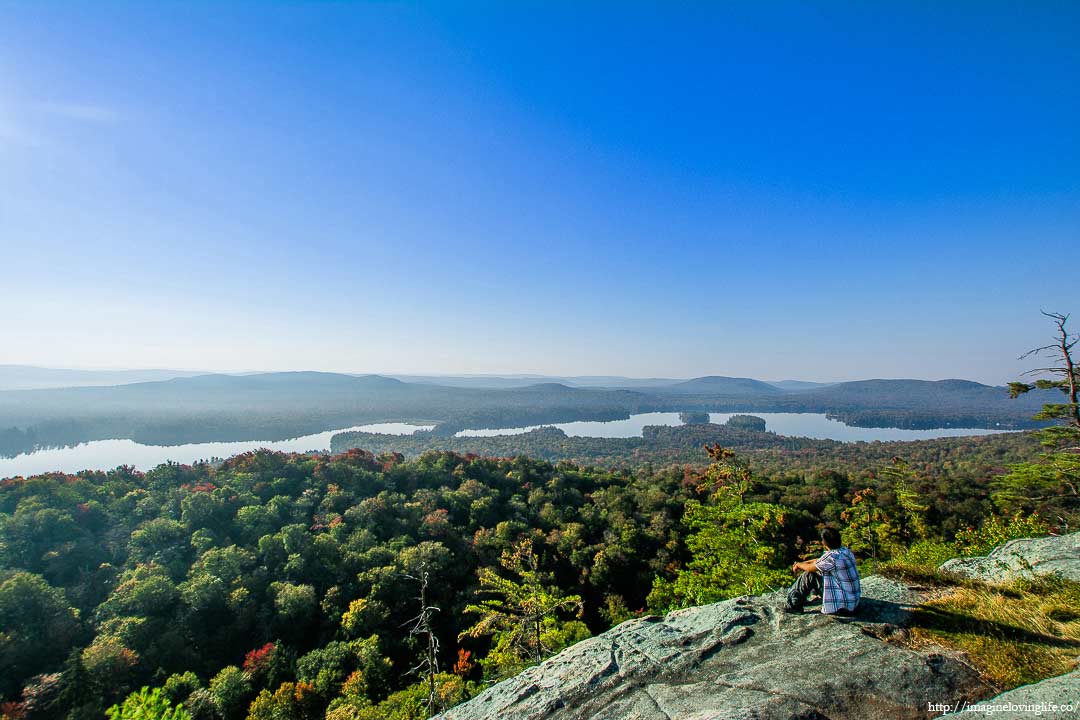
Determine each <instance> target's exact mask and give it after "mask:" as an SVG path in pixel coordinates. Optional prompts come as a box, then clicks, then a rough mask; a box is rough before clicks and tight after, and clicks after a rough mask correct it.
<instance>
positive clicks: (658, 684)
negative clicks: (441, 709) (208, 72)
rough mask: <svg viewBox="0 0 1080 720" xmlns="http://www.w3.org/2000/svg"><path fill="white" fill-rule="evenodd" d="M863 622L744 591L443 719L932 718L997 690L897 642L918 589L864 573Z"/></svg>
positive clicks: (600, 642) (510, 683)
mask: <svg viewBox="0 0 1080 720" xmlns="http://www.w3.org/2000/svg"><path fill="white" fill-rule="evenodd" d="M863 595H864V600H863V606H862V609H861V612H860V615H859V617H858V618H836V617H829V616H826V615H822V614H820V613H806V614H803V615H788V614H785V613H783V612H782V611H781V610H780V608H781V606H782V601H783V595H782V594H780V593H773V594H771V595H761V596H756V597H742V598H735V599H733V600H726V601H724V602H719V603H715V604H712V605H705V606H702V607H696V608H690V609H687V610H679V611H676V612H673V613H670V614H669V615H668V616H667V617H664V618H659V617H657V618H644V619H638V620H631V621H629V622H625V623H623V624H622V625H619V626H618V627H615V628H613V629H611V630H609V631H608V632H606V633H603V634H602V635H598V636H596V637H594V638H590V639H589V640H585V641H584V642H580V643H578V644H577V645H574V646H573V647H570V648H568V649H566V650H564V651H563V652H561V653H559V654H558V655H556V656H555V657H553V658H551V659H549V660H547V661H545V662H544V663H542V664H540V665H538V666H536V667H533V668H530V669H528V670H526V671H525V672H523V673H521V674H520V675H518V676H517V677H514V678H512V679H510V680H506V681H504V682H502V683H499V684H498V685H495V686H493V687H491V688H489V689H488V690H486V691H485V692H483V693H482V694H480V695H479V696H477V697H475V698H473V699H472V700H470V701H469V702H467V703H464V704H462V705H459V706H457V707H455V708H452V709H451V710H449V711H447V712H446V713H444V714H443V715H441V716H439V717H441V718H443V720H481V719H485V720H495V719H498V720H540V719H541V718H552V719H553V720H554V719H556V718H557V719H558V720H579V719H580V720H584V719H585V718H610V719H611V720H616V719H619V718H626V719H628V720H630V719H633V720H677V719H678V720H712V719H717V720H719V719H720V718H755V719H758V720H770V719H772V718H776V719H780V718H783V719H785V720H787V719H789V718H798V719H801V720H815V719H818V718H833V719H842V718H852V719H855V718H858V719H860V720H864V719H873V718H924V717H927V715H928V712H927V707H928V703H931V702H940V701H941V699H942V698H963V699H969V700H975V699H977V698H980V697H985V696H986V695H987V694H989V689H988V688H987V687H986V686H985V685H984V684H983V683H982V681H981V680H980V679H979V678H978V676H977V674H976V673H975V672H974V671H973V670H971V668H969V667H968V666H967V665H966V664H964V663H963V662H960V661H959V660H957V659H955V658H952V657H950V656H949V655H947V654H945V653H941V652H934V651H925V652H917V651H915V650H911V649H909V648H907V647H904V646H902V645H901V644H898V643H895V642H890V640H891V639H892V638H895V637H896V636H897V635H898V633H901V632H902V631H901V630H900V629H899V626H901V625H903V623H904V620H905V618H906V616H907V613H908V611H909V609H910V607H911V605H912V604H913V603H916V602H918V600H919V596H918V594H917V593H916V592H915V591H913V590H911V589H910V588H908V587H906V586H905V585H903V584H900V583H897V582H893V581H890V580H885V579H883V578H878V577H871V578H866V580H865V582H864V584H863Z"/></svg>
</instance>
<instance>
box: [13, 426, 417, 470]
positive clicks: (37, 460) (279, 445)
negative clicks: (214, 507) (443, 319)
mask: <svg viewBox="0 0 1080 720" xmlns="http://www.w3.org/2000/svg"><path fill="white" fill-rule="evenodd" d="M433 427H435V426H434V425H409V424H406V423H375V424H373V425H358V426H356V427H350V428H343V429H341V430H327V431H326V432H321V433H316V434H314V435H304V436H303V437H298V438H291V439H289V440H274V441H266V440H241V441H239V442H208V443H190V444H188V445H143V444H141V443H137V442H135V441H134V440H93V441H91V442H85V443H81V444H79V445H75V446H72V447H64V448H53V449H48V450H37V451H35V452H32V453H26V454H23V455H16V456H15V457H13V458H0V478H5V477H12V476H14V475H23V476H29V475H36V474H38V473H44V472H52V471H60V472H67V473H73V472H78V471H79V470H111V469H113V468H115V467H117V466H119V465H134V466H135V467H137V468H138V469H140V470H149V469H150V468H153V467H156V466H158V465H160V464H161V463H164V462H169V461H170V460H171V461H173V462H178V463H184V464H191V463H193V462H196V461H199V460H209V459H210V458H215V457H217V458H227V457H229V456H230V455H236V454H238V453H243V452H248V451H249V450H258V449H259V448H268V449H270V450H280V451H282V452H309V451H313V450H329V449H330V438H331V437H333V436H334V435H336V434H337V433H340V432H350V431H353V430H358V431H362V432H372V433H383V434H386V435H410V434H412V433H414V432H416V431H417V430H430V429H432V428H433Z"/></svg>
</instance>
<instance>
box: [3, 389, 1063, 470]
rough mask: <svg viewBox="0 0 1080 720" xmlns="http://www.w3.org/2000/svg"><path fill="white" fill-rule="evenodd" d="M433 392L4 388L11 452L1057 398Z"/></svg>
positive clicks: (880, 413) (957, 413) (990, 408)
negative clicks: (379, 428)
mask: <svg viewBox="0 0 1080 720" xmlns="http://www.w3.org/2000/svg"><path fill="white" fill-rule="evenodd" d="M132 372H135V371H132ZM154 372H164V371H154ZM59 377H60V376H53V379H58V378H59ZM72 377H74V376H72ZM79 377H80V378H81V379H82V380H86V379H87V377H86V376H79ZM108 377H109V378H110V379H112V380H114V381H115V380H117V377H116V376H111V375H110V376H108ZM434 380H435V378H423V379H420V378H412V379H410V380H409V381H406V380H403V379H399V378H391V377H385V376H381V375H345V374H339V373H321V372H285V373H257V374H249V375H215V374H203V375H195V376H189V377H174V378H170V379H167V380H156V381H152V382H130V383H127V384H114V385H98V386H85V387H68V388H49V389H33V390H5V391H0V454H5V453H6V454H13V453H14V452H19V451H25V450H27V449H31V448H33V447H41V446H47V445H62V444H71V443H76V442H82V441H86V440H97V439H106V438H131V439H134V440H137V441H139V442H144V443H154V444H178V443H185V442H203V441H213V440H255V439H265V440H278V439H284V438H288V437H296V436H299V435H305V434H310V433H315V432H322V431H325V430H334V429H339V428H344V427H349V426H353V425H360V424H365V423H373V422H381V421H413V422H417V423H421V424H433V425H436V428H435V430H434V431H432V432H434V433H436V434H452V433H454V432H457V431H458V430H462V429H465V428H494V427H517V426H525V425H537V424H548V423H556V422H568V421H573V420H615V419H619V418H625V417H627V416H628V415H630V414H633V413H643V412H657V411H667V412H681V411H706V412H709V411H713V412H755V411H756V412H816V413H828V414H830V415H832V416H834V417H836V418H838V419H841V420H843V421H844V422H847V423H849V424H852V425H860V426H864V427H905V428H934V427H998V428H1002V427H1004V428H1024V427H1032V426H1033V425H1034V424H1033V423H1032V422H1031V420H1030V418H1031V415H1033V414H1034V413H1035V412H1036V411H1037V410H1038V408H1039V407H1040V405H1041V404H1042V403H1043V402H1045V401H1047V400H1050V399H1057V394H1056V393H1054V394H1049V393H1048V391H1047V392H1040V393H1030V394H1028V395H1025V396H1023V397H1021V398H1020V399H1018V400H1010V399H1009V398H1008V394H1007V392H1006V390H1005V388H1001V387H991V386H988V385H982V384H980V383H976V382H971V381H968V380H941V381H926V380H860V381H856V382H845V383H836V384H832V385H825V384H816V383H813V384H812V383H804V382H798V381H787V382H784V383H766V382H763V381H760V380H755V379H752V378H730V377H721V376H709V377H702V378H694V379H692V380H671V381H666V380H660V379H654V380H648V381H642V382H645V383H657V384H646V385H643V386H638V387H634V388H629V387H620V386H615V385H609V386H585V385H572V384H571V383H573V382H582V381H583V380H584V379H583V378H559V379H558V380H561V381H556V380H554V379H550V378H533V377H519V378H503V380H513V381H515V382H514V383H511V384H509V385H508V386H504V387H490V386H485V385H483V384H479V385H478V384H476V383H470V382H464V380H463V378H460V377H459V378H457V380H458V384H456V385H455V384H452V383H451V382H450V381H447V382H444V383H440V384H436V383H435V382H434ZM599 380H602V381H603V382H613V381H618V380H619V378H610V377H604V378H601V379H599ZM587 381H588V382H596V381H598V379H597V378H588V379H587ZM479 382H481V383H484V382H491V380H486V379H485V380H480V381H479ZM518 382H520V384H517V383H518ZM661 383H662V384H661Z"/></svg>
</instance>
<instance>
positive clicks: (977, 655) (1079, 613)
mask: <svg viewBox="0 0 1080 720" xmlns="http://www.w3.org/2000/svg"><path fill="white" fill-rule="evenodd" d="M922 579H923V580H924V581H926V580H931V579H933V580H935V582H932V583H929V582H928V583H927V584H933V585H936V586H938V587H944V586H947V585H952V587H951V591H949V592H946V593H945V594H943V595H941V596H939V597H936V598H934V599H932V600H929V601H927V602H925V603H923V604H922V605H920V606H918V607H917V608H916V609H915V611H914V618H913V623H912V626H911V638H912V640H913V641H914V642H915V643H916V644H925V643H935V644H938V645H942V646H944V647H946V648H950V649H952V650H956V651H959V652H962V653H964V654H965V655H967V657H968V658H969V661H970V662H971V664H972V665H973V666H974V667H976V668H977V669H978V670H979V671H980V672H981V673H983V675H984V677H985V678H986V680H987V681H988V682H990V683H992V684H994V685H995V686H997V687H998V688H1000V689H1001V690H1005V689H1009V688H1013V687H1016V686H1018V685H1024V684H1027V683H1032V682H1037V681H1039V680H1042V679H1044V678H1047V677H1052V676H1054V675H1060V674H1062V673H1065V672H1068V671H1069V670H1071V669H1072V668H1073V667H1075V665H1076V660H1077V656H1078V655H1080V583H1076V582H1071V581H1068V580H1064V579H1061V578H1057V577H1045V578H1039V579H1036V580H1020V581H1017V582H1014V583H1011V584H1009V585H1005V586H1000V585H989V584H986V583H979V582H976V581H970V580H965V581H963V582H962V583H956V584H951V583H950V582H948V581H949V578H947V577H942V576H940V575H939V576H930V577H924V578H922Z"/></svg>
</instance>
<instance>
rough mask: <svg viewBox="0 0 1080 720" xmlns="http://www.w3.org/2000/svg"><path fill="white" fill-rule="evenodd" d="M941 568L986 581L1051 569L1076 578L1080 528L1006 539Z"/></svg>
mask: <svg viewBox="0 0 1080 720" xmlns="http://www.w3.org/2000/svg"><path fill="white" fill-rule="evenodd" d="M941 569H942V570H947V571H949V572H953V573H956V574H958V575H963V576H964V577H969V578H974V579H976V580H983V581H986V582H1008V581H1010V580H1015V579H1017V578H1019V577H1031V576H1032V575H1048V574H1051V573H1055V574H1058V575H1061V576H1063V577H1066V578H1069V579H1070V580H1076V581H1078V582H1080V532H1075V533H1070V534H1069V535H1061V536H1056V537H1042V538H1023V539H1021V540H1010V541H1009V542H1007V543H1005V544H1004V545H999V546H998V547H996V548H994V549H993V551H991V553H990V554H989V555H986V556H985V557H974V558H954V559H952V560H948V561H946V562H945V563H943V564H942V565H941Z"/></svg>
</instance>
